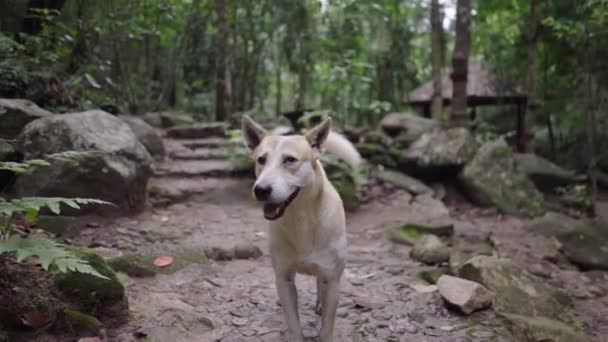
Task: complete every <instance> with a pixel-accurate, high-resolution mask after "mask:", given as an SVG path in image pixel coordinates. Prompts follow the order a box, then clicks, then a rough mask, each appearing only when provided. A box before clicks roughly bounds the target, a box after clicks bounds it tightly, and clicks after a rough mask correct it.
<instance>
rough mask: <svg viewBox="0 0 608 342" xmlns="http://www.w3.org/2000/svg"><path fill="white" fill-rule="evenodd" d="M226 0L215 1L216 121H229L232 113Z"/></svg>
mask: <svg viewBox="0 0 608 342" xmlns="http://www.w3.org/2000/svg"><path fill="white" fill-rule="evenodd" d="M226 3H227V0H215V13H216V16H217V18H216V20H217V29H218V32H217V37H216V43H215V44H216V53H217V59H216V64H215V69H216V79H215V118H216V120H218V121H225V120H229V119H230V114H231V112H232V81H231V76H230V47H229V40H230V32H229V29H228V23H227V21H226Z"/></svg>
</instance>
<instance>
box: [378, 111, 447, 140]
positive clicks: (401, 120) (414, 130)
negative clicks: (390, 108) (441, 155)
mask: <svg viewBox="0 0 608 342" xmlns="http://www.w3.org/2000/svg"><path fill="white" fill-rule="evenodd" d="M380 127H381V128H382V130H383V131H384V132H386V133H387V134H389V135H391V136H397V135H400V134H407V135H408V136H410V137H411V138H412V139H416V138H418V137H420V136H421V135H422V134H424V133H427V132H430V131H432V130H434V129H436V128H439V127H440V126H439V123H438V122H437V121H434V120H431V119H427V118H423V117H420V116H418V115H415V114H409V113H390V114H387V115H386V116H385V117H384V118H383V119H382V121H381V122H380Z"/></svg>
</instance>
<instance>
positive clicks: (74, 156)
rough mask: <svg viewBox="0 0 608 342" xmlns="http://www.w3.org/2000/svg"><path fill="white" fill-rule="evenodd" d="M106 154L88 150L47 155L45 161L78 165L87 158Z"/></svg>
mask: <svg viewBox="0 0 608 342" xmlns="http://www.w3.org/2000/svg"><path fill="white" fill-rule="evenodd" d="M101 153H104V152H102V151H97V150H87V151H65V152H59V153H53V154H47V155H46V156H45V159H51V160H58V161H62V162H68V163H76V162H79V161H81V160H83V159H85V158H88V157H91V156H93V155H95V154H101Z"/></svg>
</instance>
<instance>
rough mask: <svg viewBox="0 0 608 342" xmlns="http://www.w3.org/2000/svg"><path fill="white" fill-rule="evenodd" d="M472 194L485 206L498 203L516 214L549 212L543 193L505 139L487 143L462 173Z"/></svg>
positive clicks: (466, 186) (532, 214) (472, 196)
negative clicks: (517, 163)
mask: <svg viewBox="0 0 608 342" xmlns="http://www.w3.org/2000/svg"><path fill="white" fill-rule="evenodd" d="M460 179H461V182H462V184H463V186H464V188H465V190H466V191H467V193H468V195H469V197H471V199H472V200H474V201H475V202H476V203H477V204H479V205H482V206H487V207H491V206H494V207H496V208H498V210H500V211H502V212H504V213H507V214H512V215H518V216H527V217H534V216H540V215H542V214H543V213H544V212H545V205H544V198H543V195H542V194H541V193H540V192H539V191H538V190H537V189H536V187H535V186H534V183H532V181H530V179H529V178H528V177H527V176H526V175H525V174H524V173H522V172H520V171H518V170H517V169H516V167H515V159H514V155H513V152H512V151H511V148H509V146H507V144H506V143H505V142H504V140H496V141H492V142H488V143H486V144H484V145H483V146H482V147H481V148H480V149H479V150H478V152H477V154H476V155H475V157H474V158H473V160H471V161H470V162H469V163H468V164H467V165H466V166H465V167H464V169H463V170H462V172H461V173H460Z"/></svg>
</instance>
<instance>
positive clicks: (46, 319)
mask: <svg viewBox="0 0 608 342" xmlns="http://www.w3.org/2000/svg"><path fill="white" fill-rule="evenodd" d="M51 320H52V317H51V316H50V315H49V313H48V312H41V311H32V312H26V313H25V314H23V316H21V322H22V323H23V325H25V326H27V327H30V328H34V329H36V328H40V327H43V326H45V325H47V324H49V323H50V322H51Z"/></svg>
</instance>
